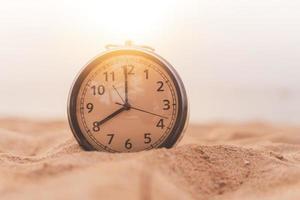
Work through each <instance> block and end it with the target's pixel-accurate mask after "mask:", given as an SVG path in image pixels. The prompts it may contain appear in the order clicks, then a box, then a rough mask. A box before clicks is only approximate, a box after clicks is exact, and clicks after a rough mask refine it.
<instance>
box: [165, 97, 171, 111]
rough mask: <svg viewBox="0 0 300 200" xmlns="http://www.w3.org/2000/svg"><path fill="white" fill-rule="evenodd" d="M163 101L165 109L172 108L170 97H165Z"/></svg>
mask: <svg viewBox="0 0 300 200" xmlns="http://www.w3.org/2000/svg"><path fill="white" fill-rule="evenodd" d="M163 102H164V107H163V109H164V110H169V109H170V107H171V106H170V101H169V100H168V99H164V100H163Z"/></svg>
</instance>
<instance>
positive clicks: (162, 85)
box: [156, 81, 165, 92]
mask: <svg viewBox="0 0 300 200" xmlns="http://www.w3.org/2000/svg"><path fill="white" fill-rule="evenodd" d="M156 83H157V84H158V85H159V86H158V88H157V90H156V91H157V92H163V91H165V90H164V88H163V87H164V82H162V81H157V82H156Z"/></svg>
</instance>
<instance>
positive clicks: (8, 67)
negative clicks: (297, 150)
mask: <svg viewBox="0 0 300 200" xmlns="http://www.w3.org/2000/svg"><path fill="white" fill-rule="evenodd" d="M0 3H1V7H0V25H1V26H0V93H1V104H0V116H3V117H6V116H17V117H33V118H34V117H42V118H66V105H67V97H68V93H69V89H70V86H71V84H72V82H73V79H74V77H75V76H76V74H77V73H78V71H79V70H80V69H81V68H82V67H83V66H84V65H85V64H86V63H87V62H88V61H89V60H90V59H91V58H93V57H95V56H96V55H97V54H99V53H101V52H102V51H104V50H105V48H104V46H105V45H106V44H123V43H124V41H125V40H128V39H130V40H133V41H134V42H135V43H136V44H141V45H149V46H151V47H153V48H155V51H156V53H158V54H159V55H161V56H163V57H164V58H165V59H167V60H168V61H169V62H170V63H171V64H172V65H173V66H175V68H176V70H177V71H178V72H179V74H180V75H181V77H182V79H183V81H184V83H185V86H186V89H187V92H188V97H189V102H190V108H191V117H190V120H191V121H192V122H200V123H205V122H214V121H234V122H235V121H268V122H280V123H299V122H300V106H299V103H300V66H299V63H300V55H299V54H300V37H299V35H300V12H299V10H300V1H296V0H295V1H293V0H290V1H283V0H277V1H275V0H268V1H267V0H251V1H250V0H249V1H246V0H243V1H242V0H202V1H195V0H182V1H174V0H173V1H171V0H165V1H159V0H152V1H142V0H127V1H124V0H123V1H116V0H110V1H100V0H98V1H74V0H73V1H68V0H51V1H37V0H23V1H21V0H11V1H6V0H0Z"/></svg>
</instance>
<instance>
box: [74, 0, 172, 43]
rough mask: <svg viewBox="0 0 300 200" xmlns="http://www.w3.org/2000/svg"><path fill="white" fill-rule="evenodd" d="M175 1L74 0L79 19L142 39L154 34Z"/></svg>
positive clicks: (110, 32)
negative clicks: (80, 0)
mask: <svg viewBox="0 0 300 200" xmlns="http://www.w3.org/2000/svg"><path fill="white" fill-rule="evenodd" d="M175 3H176V1H171V0H164V1H160V0H151V1H143V0H126V1H124V0H123V1H121V0H109V1H99V0H98V1H87V2H76V1H75V3H74V2H73V3H72V5H71V7H72V8H71V9H72V11H71V12H73V13H74V15H75V14H76V16H79V19H78V21H79V22H80V23H82V24H83V25H84V26H89V27H92V28H93V29H94V30H95V31H99V32H101V33H102V34H106V35H110V36H111V37H114V36H117V37H119V38H123V39H124V40H125V39H143V38H145V37H148V36H149V35H153V34H157V32H158V31H159V29H160V28H161V27H162V26H163V24H164V23H165V21H166V19H167V18H168V12H169V11H170V7H172V6H173V5H174V4H175Z"/></svg>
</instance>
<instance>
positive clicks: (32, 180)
mask: <svg viewBox="0 0 300 200" xmlns="http://www.w3.org/2000/svg"><path fill="white" fill-rule="evenodd" d="M0 198H1V199H53V198H59V199H83V198H90V199H104V198H105V199H132V200H134V199H142V200H150V199H199V200H201V199H239V200H240V199H246V200H247V199H258V198H259V199H270V200H271V199H272V200H274V199H275V200H276V199H295V200H299V199H300V127H298V128H297V127H288V126H278V127H275V126H270V125H264V124H258V123H257V124H254V123H253V124H238V125H230V124H210V125H191V126H190V127H189V129H188V131H187V133H186V135H185V137H184V139H183V140H182V141H181V143H180V144H179V145H178V146H177V147H176V148H173V149H169V150H167V149H159V150H152V151H147V152H140V153H130V154H108V153H101V152H85V151H83V150H81V149H80V148H79V146H78V145H77V143H76V141H75V139H74V138H73V136H72V134H71V132H70V130H69V128H68V125H67V123H66V122H61V121H56V122H55V121H53V122H38V121H29V120H20V119H19V120H17V119H14V120H12V119H2V120H0Z"/></svg>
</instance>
